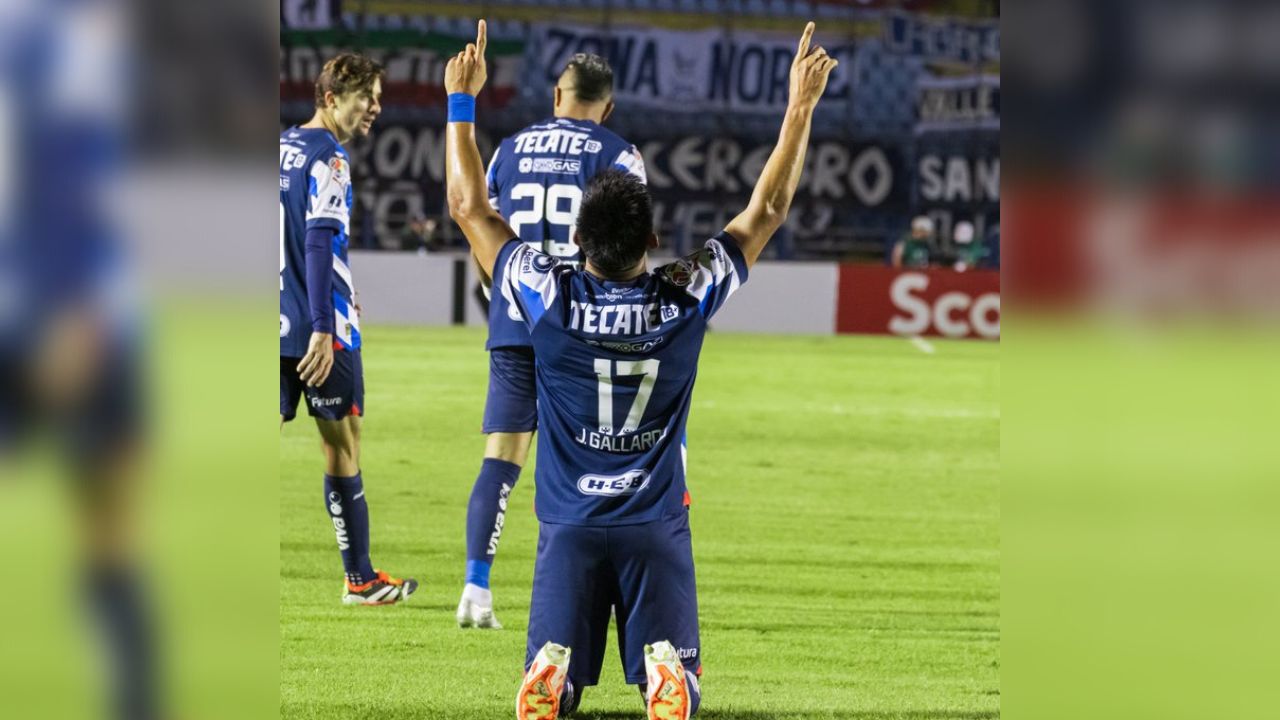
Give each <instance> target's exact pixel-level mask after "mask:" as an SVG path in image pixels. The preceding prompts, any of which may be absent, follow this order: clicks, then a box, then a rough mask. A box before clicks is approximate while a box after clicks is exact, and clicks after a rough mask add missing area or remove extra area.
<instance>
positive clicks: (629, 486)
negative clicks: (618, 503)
mask: <svg viewBox="0 0 1280 720" xmlns="http://www.w3.org/2000/svg"><path fill="white" fill-rule="evenodd" d="M648 486H649V473H648V471H646V470H628V471H627V472H625V473H623V474H621V475H583V476H582V477H580V478H578V491H579V492H581V493H582V494H584V495H607V496H610V497H617V496H619V495H635V494H636V493H638V492H640V491H641V490H643V489H645V488H646V487H648Z"/></svg>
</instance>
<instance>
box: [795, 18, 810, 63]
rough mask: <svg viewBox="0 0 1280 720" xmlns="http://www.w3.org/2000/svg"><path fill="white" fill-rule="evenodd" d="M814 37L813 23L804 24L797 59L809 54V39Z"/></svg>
mask: <svg viewBox="0 0 1280 720" xmlns="http://www.w3.org/2000/svg"><path fill="white" fill-rule="evenodd" d="M812 37H813V23H812V22H810V23H809V24H807V25H805V26H804V34H802V35H801V36H800V48H799V49H798V50H796V59H797V60H799V59H800V58H802V57H804V56H805V55H808V54H809V39H810V38H812Z"/></svg>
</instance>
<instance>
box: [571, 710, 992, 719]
mask: <svg viewBox="0 0 1280 720" xmlns="http://www.w3.org/2000/svg"><path fill="white" fill-rule="evenodd" d="M643 715H644V714H643V711H641V712H620V711H616V710H612V711H608V712H591V711H590V710H586V711H581V710H580V711H577V712H575V714H573V715H571V716H570V717H571V719H572V720H636V719H637V717H643ZM785 719H794V720H810V719H812V720H998V719H1000V712H997V711H987V712H984V711H963V710H901V711H890V710H806V711H797V712H765V711H759V710H745V711H742V710H707V711H699V712H698V715H695V716H694V720H785Z"/></svg>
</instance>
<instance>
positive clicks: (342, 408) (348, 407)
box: [280, 350, 364, 422]
mask: <svg viewBox="0 0 1280 720" xmlns="http://www.w3.org/2000/svg"><path fill="white" fill-rule="evenodd" d="M301 361H302V359H301V358H292V357H281V358H280V416H281V417H283V418H284V420H285V422H288V421H290V420H292V419H293V418H294V417H295V416H297V414H298V399H299V398H302V399H303V400H304V402H306V404H307V413H308V414H309V415H311V417H314V418H321V419H323V420H341V419H342V418H344V417H346V416H348V415H357V416H359V415H364V362H363V361H362V360H361V357H360V351H359V350H334V351H333V369H332V370H330V371H329V377H327V378H325V381H324V383H323V384H321V385H320V387H307V385H306V384H305V383H304V382H302V378H301V377H299V376H298V363H299V362H301Z"/></svg>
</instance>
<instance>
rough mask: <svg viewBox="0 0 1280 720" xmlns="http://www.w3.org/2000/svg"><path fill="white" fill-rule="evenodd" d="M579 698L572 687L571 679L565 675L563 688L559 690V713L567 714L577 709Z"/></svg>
mask: <svg viewBox="0 0 1280 720" xmlns="http://www.w3.org/2000/svg"><path fill="white" fill-rule="evenodd" d="M581 699H582V698H581V697H580V696H579V695H578V693H577V692H576V690H575V689H574V687H573V680H570V679H569V678H567V677H566V678H565V679H564V689H563V690H561V691H560V713H559V714H561V715H568V714H569V713H571V712H573V711H574V710H577V709H578V702H579V701H580V700H581Z"/></svg>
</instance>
